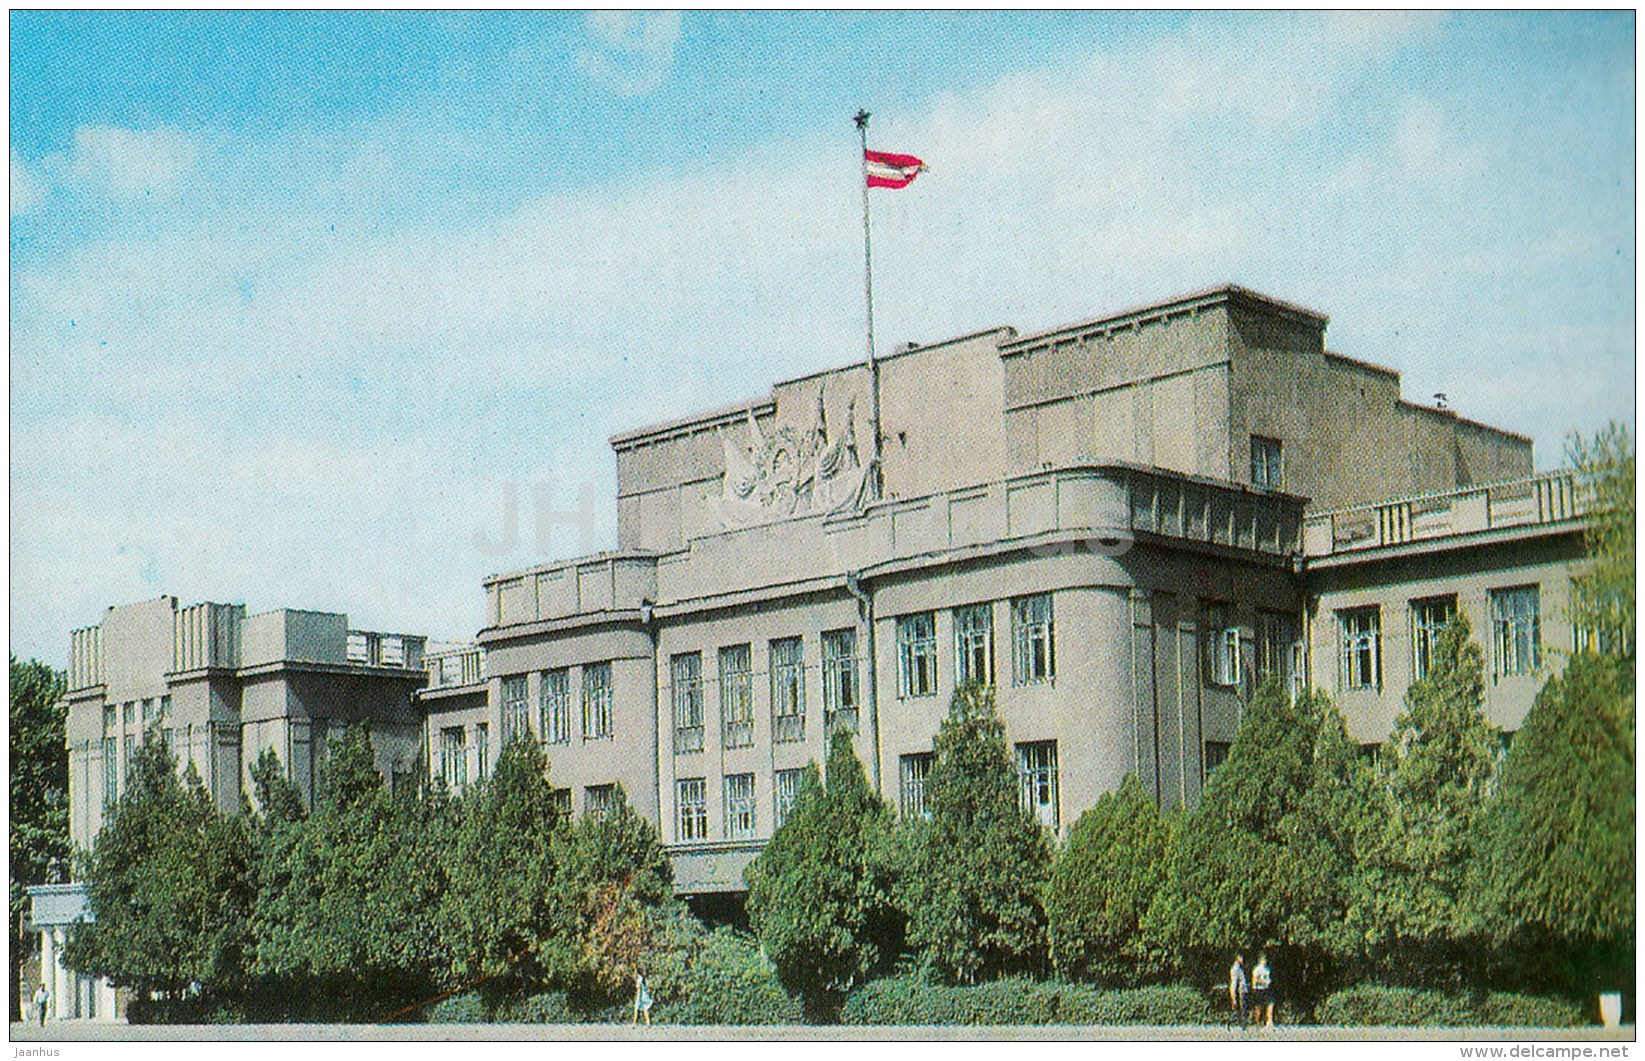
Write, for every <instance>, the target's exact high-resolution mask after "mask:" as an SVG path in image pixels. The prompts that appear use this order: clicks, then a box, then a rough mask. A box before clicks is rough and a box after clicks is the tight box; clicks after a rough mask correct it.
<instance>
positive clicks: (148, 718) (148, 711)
mask: <svg viewBox="0 0 1645 1061" xmlns="http://www.w3.org/2000/svg"><path fill="white" fill-rule="evenodd" d="M154 719H155V714H154V698H153V697H152V696H146V697H144V698H143V730H144V732H147V731H148V728H149V727H150V726H152V725H154Z"/></svg>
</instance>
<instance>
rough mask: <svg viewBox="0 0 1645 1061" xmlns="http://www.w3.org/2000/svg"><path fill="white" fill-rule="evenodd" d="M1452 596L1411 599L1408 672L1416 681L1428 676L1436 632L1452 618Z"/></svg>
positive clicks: (1436, 641)
mask: <svg viewBox="0 0 1645 1061" xmlns="http://www.w3.org/2000/svg"><path fill="white" fill-rule="evenodd" d="M1456 614H1457V599H1456V597H1455V596H1447V597H1429V598H1427V599H1426V600H1414V601H1412V602H1411V674H1412V676H1413V677H1415V678H1416V680H1417V681H1421V680H1422V679H1424V678H1426V677H1428V668H1429V666H1431V665H1432V664H1433V661H1434V649H1435V647H1437V646H1438V644H1439V635H1440V633H1441V632H1442V631H1444V629H1445V628H1446V627H1447V626H1449V625H1451V620H1452V619H1455V618H1456Z"/></svg>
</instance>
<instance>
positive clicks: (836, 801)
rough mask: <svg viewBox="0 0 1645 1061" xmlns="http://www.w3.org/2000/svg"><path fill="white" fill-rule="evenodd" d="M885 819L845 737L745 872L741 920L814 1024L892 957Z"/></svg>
mask: <svg viewBox="0 0 1645 1061" xmlns="http://www.w3.org/2000/svg"><path fill="white" fill-rule="evenodd" d="M890 836H891V813H890V811H889V809H888V808H887V807H886V805H885V801H884V800H883V799H881V798H880V797H879V795H878V794H877V793H875V792H874V791H873V790H872V789H870V788H869V787H868V779H867V778H866V777H865V776H864V774H863V768H862V763H861V762H859V761H858V759H857V755H856V753H855V751H853V750H852V746H851V736H850V734H848V733H846V732H844V731H837V732H836V733H835V734H834V735H833V739H832V740H831V741H830V744H829V751H828V775H827V784H826V786H825V785H824V784H823V782H822V780H821V779H819V777H818V776H817V771H816V768H815V767H814V766H811V767H807V768H806V772H805V775H804V779H803V781H802V783H801V785H800V791H799V794H798V795H797V797H796V798H795V801H794V805H793V806H792V807H790V808H789V811H788V816H787V817H786V818H785V819H784V821H783V824H782V827H781V828H779V829H778V830H777V832H776V834H775V835H774V836H772V838H771V842H770V843H769V844H767V845H766V848H765V850H764V851H762V852H761V853H760V857H759V858H757V859H755V861H754V863H753V864H752V865H750V866H749V867H748V870H747V873H746V878H747V881H748V917H749V923H750V925H751V927H752V928H753V931H754V935H755V936H756V937H758V939H759V941H760V943H761V945H762V946H763V947H764V949H765V953H766V955H767V956H768V957H769V958H770V959H771V961H772V963H773V964H775V965H776V967H777V975H778V977H779V978H780V979H781V981H782V983H783V985H784V986H785V987H787V988H788V990H790V991H791V992H793V993H794V994H796V995H798V996H799V997H800V998H801V999H803V1000H804V1002H805V1006H806V1011H807V1014H808V1015H809V1016H810V1017H811V1019H813V1020H819V1021H828V1020H832V1019H834V1018H835V1017H836V1016H837V1014H838V1010H839V1007H840V1005H841V1004H842V1003H843V1002H844V1000H845V995H846V993H847V992H849V991H850V990H851V989H852V988H853V987H854V986H856V985H858V984H861V983H863V982H864V981H865V980H866V979H867V978H868V976H869V975H871V974H872V973H873V971H874V970H876V969H877V968H879V967H880V966H882V965H883V964H884V963H885V962H886V961H887V960H888V959H889V958H891V957H892V956H894V955H895V953H896V948H897V936H898V934H899V933H898V929H899V924H898V921H899V918H898V915H897V913H896V908H895V903H894V900H893V897H892V877H891V867H890Z"/></svg>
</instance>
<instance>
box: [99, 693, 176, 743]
mask: <svg viewBox="0 0 1645 1061" xmlns="http://www.w3.org/2000/svg"><path fill="white" fill-rule="evenodd" d="M139 707H141V710H142V715H141V718H142V725H141V726H139V725H138V718H139V716H138V710H139ZM170 717H171V697H170V696H161V697H158V698H156V697H152V696H145V697H143V698H142V699H141V700H127V701H126V702H125V703H123V704H106V705H104V707H103V735H104V736H105V737H107V736H109V735H110V734H113V733H117V732H118V731H120V730H121V729H126V730H136V732H137V733H139V734H142V733H144V732H147V730H148V728H149V727H150V726H152V725H154V724H155V723H156V722H159V721H161V720H163V719H167V718H170Z"/></svg>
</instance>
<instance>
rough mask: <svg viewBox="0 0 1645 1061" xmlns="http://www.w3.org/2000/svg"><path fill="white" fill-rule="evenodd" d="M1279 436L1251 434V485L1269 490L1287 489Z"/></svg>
mask: <svg viewBox="0 0 1645 1061" xmlns="http://www.w3.org/2000/svg"><path fill="white" fill-rule="evenodd" d="M1280 455H1281V451H1280V444H1279V439H1277V438H1263V437H1262V436H1261V435H1252V436H1251V485H1252V486H1257V487H1263V488H1265V489H1268V490H1283V489H1285V468H1284V467H1283V465H1282V462H1281V460H1280Z"/></svg>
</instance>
